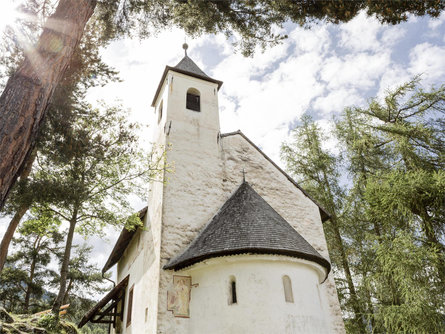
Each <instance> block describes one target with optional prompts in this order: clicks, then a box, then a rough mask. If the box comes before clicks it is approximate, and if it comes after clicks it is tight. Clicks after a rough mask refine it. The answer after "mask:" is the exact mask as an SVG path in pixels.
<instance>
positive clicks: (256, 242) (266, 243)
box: [164, 182, 331, 273]
mask: <svg viewBox="0 0 445 334" xmlns="http://www.w3.org/2000/svg"><path fill="white" fill-rule="evenodd" d="M246 253H248V254H278V255H287V256H292V257H297V258H301V259H305V260H309V261H312V262H315V263H318V264H319V265H321V266H323V267H324V268H326V270H327V273H328V272H329V271H330V268H331V265H330V263H329V261H328V260H326V259H325V258H324V257H322V256H321V255H320V254H319V253H318V252H317V251H316V250H315V249H314V248H313V247H312V246H311V245H310V244H309V243H308V242H307V241H306V240H305V239H304V238H303V237H302V236H301V235H300V234H299V233H298V232H297V231H296V230H295V229H294V228H293V227H292V226H291V225H290V224H289V223H288V222H287V221H286V220H285V219H284V218H283V217H281V216H280V215H279V214H278V212H276V211H275V210H274V209H273V208H272V207H271V206H270V205H269V204H268V203H267V202H266V201H265V200H264V199H263V198H262V197H261V196H260V195H259V194H258V193H257V192H256V191H255V190H254V189H253V188H252V187H251V186H250V185H249V184H248V183H247V182H243V183H242V184H241V186H240V187H239V188H238V189H237V190H236V192H235V193H234V194H233V195H232V196H231V197H230V198H229V199H228V200H227V202H226V203H225V204H224V205H223V206H222V207H221V209H220V210H219V211H218V213H217V214H216V215H215V216H214V217H213V218H212V219H211V220H210V222H209V223H208V224H207V225H206V226H205V227H204V228H203V229H202V230H201V232H200V233H199V234H198V235H197V237H196V238H195V239H194V240H193V241H192V242H191V244H190V245H189V246H188V247H187V248H186V249H185V250H184V251H183V252H181V253H180V254H179V255H178V256H176V257H175V258H173V259H171V260H170V261H169V262H168V263H167V264H166V265H165V266H164V269H174V270H179V269H182V268H185V267H187V266H190V265H192V264H195V263H198V262H200V261H203V260H205V259H209V258H214V257H218V256H226V255H236V254H246Z"/></svg>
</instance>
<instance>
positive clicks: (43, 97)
mask: <svg viewBox="0 0 445 334" xmlns="http://www.w3.org/2000/svg"><path fill="white" fill-rule="evenodd" d="M95 6H96V0H60V1H59V4H58V6H57V9H56V11H55V13H54V14H53V15H52V16H51V17H49V19H48V21H47V22H46V24H45V27H44V29H43V32H42V35H41V36H40V38H39V41H38V43H37V45H36V47H35V49H33V50H32V51H28V52H26V54H25V59H24V61H23V62H22V63H21V64H20V66H19V68H18V69H17V71H16V72H15V73H14V74H13V75H12V76H11V77H10V78H9V80H8V82H7V84H6V87H5V89H4V91H3V93H2V95H1V97H0V157H1V159H0V208H1V207H2V206H3V205H4V202H5V199H6V196H7V194H8V192H9V191H10V189H11V187H12V185H13V184H14V182H15V180H16V179H17V177H18V176H19V175H20V171H21V170H22V169H23V166H24V164H25V161H26V158H27V157H28V156H29V155H30V153H31V151H32V148H33V147H34V144H35V139H36V137H37V133H38V131H39V128H40V124H41V122H42V119H43V116H44V114H45V110H46V108H47V105H48V102H49V100H50V98H51V96H52V94H53V92H54V89H55V88H56V86H57V85H58V83H59V81H60V80H61V78H62V75H63V73H64V72H65V70H66V68H67V67H68V66H69V64H70V61H71V58H72V56H73V53H74V50H75V49H76V46H77V44H78V43H79V41H80V39H81V37H82V34H83V31H84V29H85V26H86V23H87V22H88V20H89V19H90V17H91V15H92V14H93V11H94V8H95Z"/></svg>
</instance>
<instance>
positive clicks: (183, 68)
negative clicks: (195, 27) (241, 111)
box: [151, 43, 223, 107]
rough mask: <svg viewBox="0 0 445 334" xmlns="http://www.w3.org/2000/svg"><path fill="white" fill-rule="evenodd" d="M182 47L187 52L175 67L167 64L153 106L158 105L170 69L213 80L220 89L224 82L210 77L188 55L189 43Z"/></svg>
mask: <svg viewBox="0 0 445 334" xmlns="http://www.w3.org/2000/svg"><path fill="white" fill-rule="evenodd" d="M182 47H183V48H184V53H185V55H184V58H182V59H181V61H180V62H179V63H178V64H177V65H176V66H173V67H172V66H165V70H164V73H163V74H162V78H161V81H160V82H159V85H158V88H157V89H156V94H155V96H154V98H153V101H152V103H151V106H152V107H154V106H155V105H156V100H157V99H158V96H159V93H160V92H161V88H162V85H163V83H164V80H165V77H166V76H167V73H168V71H174V72H177V73H181V74H185V75H189V76H191V77H194V78H197V79H201V80H205V81H209V82H213V83H216V84H217V85H218V90H219V89H220V88H221V86H222V84H223V82H222V81H220V80H216V79H213V78H211V77H209V76H208V75H207V74H205V73H204V71H203V70H201V69H200V68H199V67H198V65H196V64H195V62H194V61H193V60H192V59H191V58H190V57H189V56H188V55H187V49H188V45H187V44H186V43H184V45H183V46H182Z"/></svg>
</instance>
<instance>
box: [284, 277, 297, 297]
mask: <svg viewBox="0 0 445 334" xmlns="http://www.w3.org/2000/svg"><path fill="white" fill-rule="evenodd" d="M283 288H284V299H285V300H286V302H287V303H293V302H294V294H293V293H292V282H291V280H290V278H289V276H287V275H284V276H283Z"/></svg>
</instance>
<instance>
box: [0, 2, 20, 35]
mask: <svg viewBox="0 0 445 334" xmlns="http://www.w3.org/2000/svg"><path fill="white" fill-rule="evenodd" d="M18 5H19V2H18V1H14V0H3V1H2V4H1V5H0V32H3V30H4V29H5V28H6V27H7V26H11V25H13V24H14V22H15V20H16V19H17V18H18V17H19V11H18V10H17V7H18Z"/></svg>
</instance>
